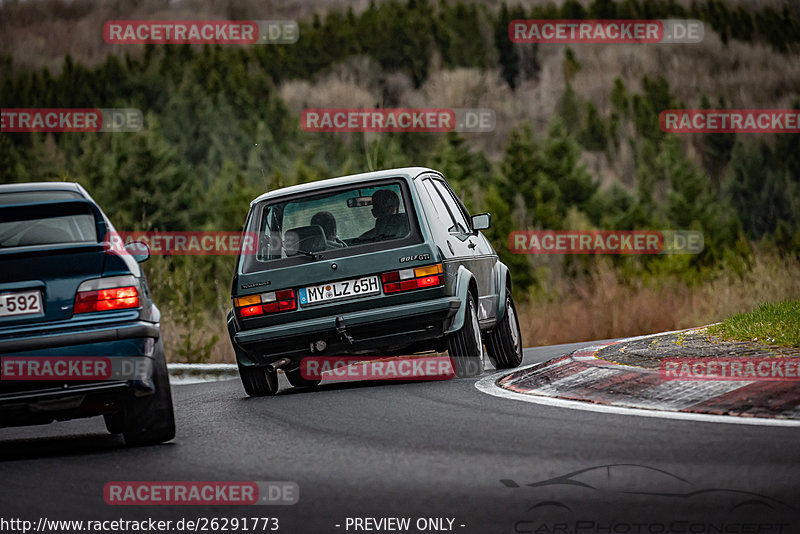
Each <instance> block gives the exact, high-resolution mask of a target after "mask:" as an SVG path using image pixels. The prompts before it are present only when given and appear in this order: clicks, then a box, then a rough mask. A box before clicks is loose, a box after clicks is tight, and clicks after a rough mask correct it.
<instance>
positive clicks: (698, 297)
mask: <svg viewBox="0 0 800 534" xmlns="http://www.w3.org/2000/svg"><path fill="white" fill-rule="evenodd" d="M554 291H555V292H557V293H559V294H560V295H561V296H560V297H558V298H546V299H539V300H531V301H527V302H518V308H519V310H518V311H519V317H520V327H521V328H522V336H523V339H524V341H525V345H526V346H529V347H530V346H540V345H554V344H559V343H570V342H577V341H589V340H597V339H608V338H616V337H625V336H634V335H640V334H649V333H654V332H664V331H668V330H675V329H681V328H690V327H693V326H702V325H706V324H711V323H714V322H718V321H721V320H722V319H724V318H726V317H729V316H731V315H733V314H736V313H741V312H745V311H749V310H752V309H753V308H755V307H756V306H757V305H758V304H761V303H763V302H779V301H781V300H783V299H797V298H800V264H798V262H797V261H788V260H779V259H776V258H774V257H770V256H760V257H756V259H755V260H754V262H753V265H752V267H751V268H750V270H748V271H747V272H746V273H745V274H744V276H743V277H741V278H739V277H736V276H733V275H721V276H719V277H718V278H716V279H715V280H712V281H710V282H708V283H706V284H704V285H701V286H697V287H687V286H686V285H685V284H682V283H680V282H676V281H664V280H662V281H660V282H658V283H653V284H651V285H648V284H643V283H634V282H630V281H626V280H625V279H624V278H623V277H622V275H621V274H620V273H619V272H618V271H615V270H613V269H611V268H609V267H608V266H607V265H606V264H601V266H600V267H599V268H597V269H596V270H595V271H594V272H593V273H592V275H591V276H590V277H589V278H588V279H587V280H584V281H582V282H570V281H566V280H565V281H563V282H561V283H559V284H558V287H557V288H555V289H554ZM517 298H518V299H520V296H519V295H518V296H517ZM226 313H227V310H225V309H224V307H223V306H222V305H220V307H219V309H217V310H213V311H211V312H209V313H208V314H207V315H206V317H205V319H204V320H202V325H201V326H200V327H199V328H195V329H194V332H193V335H194V339H195V341H196V342H204V341H206V340H208V339H210V338H211V336H213V335H217V336H219V338H218V341H217V342H216V343H215V344H214V346H213V348H212V349H211V352H210V357H209V359H208V360H206V361H207V362H208V363H234V362H235V360H234V356H233V351H232V349H231V345H230V340H229V339H228V332H227V329H226V327H225V314H226ZM162 331H163V332H164V341H165V345H166V347H167V355H168V357H169V359H170V361H183V360H182V359H181V358H179V357H177V355H178V354H179V352H178V350H177V348H178V346H179V345H180V344H181V342H182V340H184V339H185V336H186V335H187V334H188V328H187V327H186V326H184V325H181V324H178V323H177V322H176V320H175V317H174V316H173V315H172V314H171V313H170V312H169V310H164V318H163V321H162Z"/></svg>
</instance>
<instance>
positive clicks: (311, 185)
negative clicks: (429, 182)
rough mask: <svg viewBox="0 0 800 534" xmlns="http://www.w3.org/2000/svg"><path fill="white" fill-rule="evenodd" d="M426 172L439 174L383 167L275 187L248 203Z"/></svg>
mask: <svg viewBox="0 0 800 534" xmlns="http://www.w3.org/2000/svg"><path fill="white" fill-rule="evenodd" d="M428 172H433V173H436V174H440V173H439V172H438V171H435V170H433V169H428V168H427V167H400V168H397V169H384V170H381V171H371V172H363V173H361V174H350V175H347V176H340V177H338V178H328V179H326V180H317V181H315V182H308V183H304V184H298V185H292V186H289V187H283V188H281V189H275V190H274V191H269V192H267V193H264V194H263V195H261V196H259V197H258V198H256V199H255V200H253V201H252V202H251V203H250V205H251V206H252V205H253V204H255V203H257V202H261V201H262V200H266V199H270V198H275V197H282V196H287V195H294V194H297V193H306V192H308V191H314V190H316V189H324V188H327V187H335V186H337V185H348V184H357V183H361V182H368V181H371V180H379V179H381V178H392V177H397V176H407V177H409V178H412V179H413V178H416V177H417V176H419V175H420V174H423V173H428Z"/></svg>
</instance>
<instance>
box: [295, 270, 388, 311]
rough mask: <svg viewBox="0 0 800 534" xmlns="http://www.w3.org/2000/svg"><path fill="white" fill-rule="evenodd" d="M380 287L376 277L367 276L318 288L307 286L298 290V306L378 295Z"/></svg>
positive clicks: (329, 283) (330, 283)
mask: <svg viewBox="0 0 800 534" xmlns="http://www.w3.org/2000/svg"><path fill="white" fill-rule="evenodd" d="M380 292H381V286H380V284H379V283H378V277H377V276H367V277H366V278H357V279H355V280H343V281H341V282H328V283H327V284H322V285H318V286H309V287H304V288H301V289H300V304H306V305H307V304H318V303H320V302H330V301H332V300H340V299H348V298H354V297H366V296H369V295H378V294H380Z"/></svg>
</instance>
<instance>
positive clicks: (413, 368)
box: [300, 356, 455, 381]
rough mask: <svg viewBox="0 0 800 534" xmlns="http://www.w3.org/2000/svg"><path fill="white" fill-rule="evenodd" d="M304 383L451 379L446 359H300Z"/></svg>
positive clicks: (320, 357) (360, 357)
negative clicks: (316, 381)
mask: <svg viewBox="0 0 800 534" xmlns="http://www.w3.org/2000/svg"><path fill="white" fill-rule="evenodd" d="M300 376H301V377H303V378H304V379H306V380H332V381H349V380H449V379H451V378H453V377H455V372H454V370H453V365H452V362H451V361H450V357H449V356H396V357H381V356H370V357H366V356H311V357H308V358H303V361H302V362H301V364H300Z"/></svg>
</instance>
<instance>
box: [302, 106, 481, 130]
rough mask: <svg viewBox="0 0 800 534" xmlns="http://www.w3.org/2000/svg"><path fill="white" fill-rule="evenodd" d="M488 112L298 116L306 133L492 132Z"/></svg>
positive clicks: (322, 111)
mask: <svg viewBox="0 0 800 534" xmlns="http://www.w3.org/2000/svg"><path fill="white" fill-rule="evenodd" d="M495 123H496V117H495V113H494V111H493V110H491V109H479V108H476V109H472V108H453V109H450V108H310V109H305V110H303V112H302V113H301V114H300V127H301V128H302V129H303V130H304V131H306V132H463V133H480V132H491V131H493V130H494V128H495Z"/></svg>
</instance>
